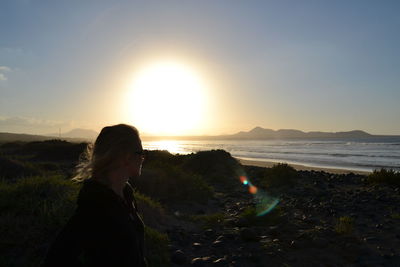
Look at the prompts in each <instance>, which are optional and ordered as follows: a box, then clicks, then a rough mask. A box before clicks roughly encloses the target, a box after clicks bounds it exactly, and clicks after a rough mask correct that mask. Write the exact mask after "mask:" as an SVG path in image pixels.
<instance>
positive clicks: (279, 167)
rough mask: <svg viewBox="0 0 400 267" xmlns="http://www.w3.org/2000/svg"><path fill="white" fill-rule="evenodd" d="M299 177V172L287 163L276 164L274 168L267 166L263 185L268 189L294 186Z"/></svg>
mask: <svg viewBox="0 0 400 267" xmlns="http://www.w3.org/2000/svg"><path fill="white" fill-rule="evenodd" d="M298 178H299V174H298V172H297V171H296V170H295V169H294V168H293V167H292V166H290V165H288V164H285V163H278V164H275V165H274V166H273V167H272V168H266V169H265V172H264V179H263V180H262V185H263V186H264V187H266V188H268V189H273V188H281V187H288V186H292V185H294V184H295V183H296V181H297V179H298Z"/></svg>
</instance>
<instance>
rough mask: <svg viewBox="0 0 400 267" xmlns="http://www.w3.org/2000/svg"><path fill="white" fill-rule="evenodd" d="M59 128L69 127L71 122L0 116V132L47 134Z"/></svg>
mask: <svg viewBox="0 0 400 267" xmlns="http://www.w3.org/2000/svg"><path fill="white" fill-rule="evenodd" d="M59 128H68V129H69V128H71V122H65V121H55V120H43V119H36V118H29V117H18V116H14V117H4V116H0V132H23V133H40V134H48V133H52V132H57V131H58V129H59Z"/></svg>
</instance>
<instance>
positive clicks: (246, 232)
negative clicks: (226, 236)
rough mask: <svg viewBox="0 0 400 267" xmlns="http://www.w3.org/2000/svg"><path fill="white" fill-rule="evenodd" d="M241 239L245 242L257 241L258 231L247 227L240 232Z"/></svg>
mask: <svg viewBox="0 0 400 267" xmlns="http://www.w3.org/2000/svg"><path fill="white" fill-rule="evenodd" d="M240 237H241V238H242V239H243V240H244V241H257V240H258V236H257V233H256V231H255V230H254V229H252V228H247V227H245V228H242V229H241V230H240Z"/></svg>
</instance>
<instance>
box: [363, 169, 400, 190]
mask: <svg viewBox="0 0 400 267" xmlns="http://www.w3.org/2000/svg"><path fill="white" fill-rule="evenodd" d="M367 181H368V182H370V183H374V184H388V185H394V186H400V172H397V171H395V170H392V169H388V170H387V169H380V170H374V172H373V173H371V174H370V175H369V176H368V180H367Z"/></svg>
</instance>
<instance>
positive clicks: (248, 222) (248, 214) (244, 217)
mask: <svg viewBox="0 0 400 267" xmlns="http://www.w3.org/2000/svg"><path fill="white" fill-rule="evenodd" d="M257 215H258V212H257V209H256V207H254V206H250V207H247V208H246V209H244V210H243V212H242V213H241V214H240V215H239V221H240V224H241V226H271V225H276V224H279V223H280V222H281V220H282V209H281V208H280V207H279V206H277V207H275V208H274V209H273V210H272V211H271V212H270V213H267V214H265V215H263V216H257Z"/></svg>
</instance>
